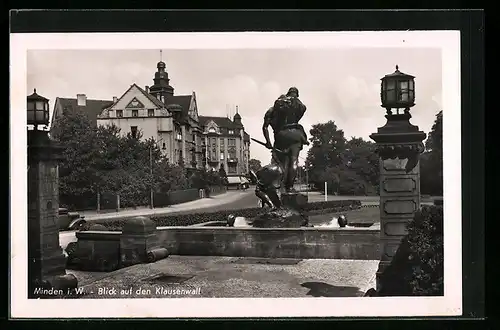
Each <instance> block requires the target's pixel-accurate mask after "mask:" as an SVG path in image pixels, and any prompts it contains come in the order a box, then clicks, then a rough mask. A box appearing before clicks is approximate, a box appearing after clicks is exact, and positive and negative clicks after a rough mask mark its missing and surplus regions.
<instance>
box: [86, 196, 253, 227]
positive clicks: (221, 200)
mask: <svg viewBox="0 0 500 330" xmlns="http://www.w3.org/2000/svg"><path fill="white" fill-rule="evenodd" d="M255 205H257V197H255V194H254V192H253V190H251V189H249V190H246V191H241V190H231V191H228V192H226V193H225V194H221V195H217V196H214V197H211V198H203V199H197V200H194V201H191V202H187V203H182V204H176V205H171V206H167V207H160V208H154V209H150V208H138V209H135V210H134V209H127V210H122V211H120V212H110V213H96V212H82V215H84V216H85V220H87V221H95V220H102V219H115V218H127V217H134V216H138V215H144V216H151V215H162V214H168V215H170V214H181V213H193V212H210V211H212V210H218V209H238V208H245V207H252V206H255Z"/></svg>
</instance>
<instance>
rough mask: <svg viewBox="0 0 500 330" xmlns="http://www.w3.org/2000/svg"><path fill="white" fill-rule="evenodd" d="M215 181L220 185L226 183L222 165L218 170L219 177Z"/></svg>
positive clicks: (225, 174)
mask: <svg viewBox="0 0 500 330" xmlns="http://www.w3.org/2000/svg"><path fill="white" fill-rule="evenodd" d="M217 180H220V181H221V183H222V184H226V183H227V173H226V170H225V169H224V165H221V166H220V168H219V177H218V178H217Z"/></svg>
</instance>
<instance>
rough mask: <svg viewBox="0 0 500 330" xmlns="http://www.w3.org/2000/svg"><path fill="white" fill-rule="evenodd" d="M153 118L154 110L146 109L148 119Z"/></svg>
mask: <svg viewBox="0 0 500 330" xmlns="http://www.w3.org/2000/svg"><path fill="white" fill-rule="evenodd" d="M154 116H155V110H154V109H148V117H154Z"/></svg>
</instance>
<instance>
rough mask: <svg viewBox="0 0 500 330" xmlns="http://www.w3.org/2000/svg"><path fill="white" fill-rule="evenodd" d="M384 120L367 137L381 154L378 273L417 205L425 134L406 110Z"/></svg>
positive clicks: (378, 283) (388, 258) (387, 262)
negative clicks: (376, 129) (412, 122)
mask: <svg viewBox="0 0 500 330" xmlns="http://www.w3.org/2000/svg"><path fill="white" fill-rule="evenodd" d="M386 118H387V124H386V125H385V126H383V127H380V128H379V129H378V132H377V133H374V134H372V135H371V136H370V137H371V138H372V139H373V140H374V141H375V142H376V144H377V153H378V154H379V157H380V240H381V251H382V255H381V258H380V264H379V268H378V270H377V291H379V290H380V281H379V279H380V275H381V274H382V272H383V271H384V270H385V269H386V268H387V266H388V265H389V264H390V262H391V260H392V257H393V256H394V254H395V253H396V251H397V249H398V247H399V245H400V243H401V240H402V239H403V237H404V236H405V235H406V234H407V229H406V225H407V224H408V222H409V221H410V220H411V219H413V216H414V214H415V212H416V211H417V210H418V209H419V208H420V167H419V158H420V153H422V152H423V151H424V145H423V143H422V141H423V140H424V139H425V137H426V134H425V133H424V132H422V131H419V129H418V127H417V126H414V125H412V124H410V122H409V119H410V118H411V115H410V114H409V113H405V114H396V115H387V116H386Z"/></svg>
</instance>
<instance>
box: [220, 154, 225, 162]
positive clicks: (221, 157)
mask: <svg viewBox="0 0 500 330" xmlns="http://www.w3.org/2000/svg"><path fill="white" fill-rule="evenodd" d="M220 160H224V152H221V153H220Z"/></svg>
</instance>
